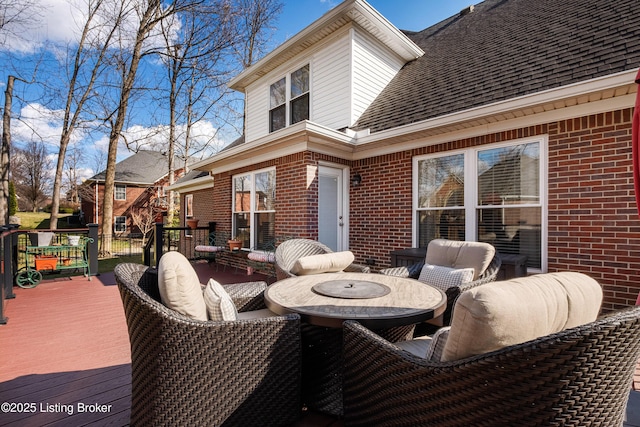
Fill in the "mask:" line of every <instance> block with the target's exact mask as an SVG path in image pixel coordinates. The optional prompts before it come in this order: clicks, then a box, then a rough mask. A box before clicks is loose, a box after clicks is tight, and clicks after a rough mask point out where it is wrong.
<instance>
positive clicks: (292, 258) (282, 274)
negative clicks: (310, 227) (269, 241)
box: [276, 239, 370, 280]
mask: <svg viewBox="0 0 640 427" xmlns="http://www.w3.org/2000/svg"><path fill="white" fill-rule="evenodd" d="M330 252H333V251H332V250H331V249H330V248H329V247H328V246H326V245H323V244H322V243H320V242H317V241H315V240H308V239H290V240H285V241H284V242H282V243H280V244H279V245H278V247H277V248H276V277H277V279H278V280H282V279H287V278H289V277H295V274H293V273H292V272H291V269H292V268H293V265H294V264H295V263H296V261H297V260H298V259H300V258H302V257H305V256H309V255H320V254H326V253H330ZM344 271H349V272H355V273H369V272H370V268H369V267H368V266H366V265H359V264H355V263H354V264H351V265H350V266H348V267H347V268H345V270H344Z"/></svg>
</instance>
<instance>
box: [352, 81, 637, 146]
mask: <svg viewBox="0 0 640 427" xmlns="http://www.w3.org/2000/svg"><path fill="white" fill-rule="evenodd" d="M637 72H638V70H630V71H623V72H620V73H617V74H612V75H609V76H605V77H598V78H595V79H592V80H587V81H585V82H579V83H574V84H570V85H567V86H562V87H560V88H555V89H548V90H545V91H542V92H536V93H533V94H529V95H524V96H521V97H519V98H513V99H508V100H505V101H499V102H496V103H493V104H488V105H483V106H480V107H476V108H471V109H469V110H463V111H459V112H455V113H451V114H445V115H443V116H438V117H434V118H432V119H427V120H423V121H421V122H417V123H411V124H408V125H403V126H398V127H395V128H392V129H387V130H383V131H380V132H375V133H373V134H370V135H368V136H362V137H360V138H358V139H357V141H356V142H355V144H356V145H365V144H368V143H372V142H376V141H380V140H385V139H394V138H398V137H400V136H405V135H407V134H411V133H414V132H420V131H423V130H427V129H432V128H437V127H441V126H448V125H452V124H456V123H461V122H466V121H471V120H476V119H479V118H482V117H488V116H494V115H498V114H502V113H506V112H509V111H514V110H521V109H524V108H531V107H533V106H536V105H544V104H548V103H553V102H556V101H558V100H561V99H567V98H573V97H577V96H584V95H586V94H589V93H593V92H600V91H603V90H607V89H613V88H616V87H620V86H624V85H627V84H630V83H633V82H634V81H635V76H636V74H637Z"/></svg>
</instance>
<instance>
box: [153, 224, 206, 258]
mask: <svg viewBox="0 0 640 427" xmlns="http://www.w3.org/2000/svg"><path fill="white" fill-rule="evenodd" d="M215 231H216V223H215V222H210V223H209V224H208V225H206V226H201V227H196V228H190V227H165V225H164V224H163V223H161V222H159V223H156V227H155V230H154V233H153V235H152V236H151V237H150V238H149V240H148V241H147V243H146V245H145V247H144V251H143V252H144V253H143V263H144V264H145V265H148V266H152V265H155V266H157V265H158V262H159V261H160V257H162V254H163V253H165V252H170V251H178V252H180V253H182V254H183V255H184V256H185V257H187V258H188V259H190V260H196V259H198V258H200V257H201V256H202V254H200V253H198V252H197V251H196V250H195V248H196V246H198V245H209V244H210V241H209V240H210V236H211V234H212V233H214V232H215Z"/></svg>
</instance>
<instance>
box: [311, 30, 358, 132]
mask: <svg viewBox="0 0 640 427" xmlns="http://www.w3.org/2000/svg"><path fill="white" fill-rule="evenodd" d="M313 71H314V73H313V79H314V80H313V83H314V86H313V88H314V91H313V104H312V105H313V107H312V115H311V117H312V118H313V121H314V122H316V123H319V124H321V125H323V126H327V127H329V128H332V129H341V128H345V127H348V126H350V125H351V124H352V123H351V120H350V109H351V96H352V93H351V41H350V37H349V33H347V34H345V35H344V36H343V37H341V38H340V39H338V40H336V41H335V42H334V43H332V44H331V45H330V46H329V47H328V48H327V49H323V50H321V51H319V52H318V53H317V54H316V55H314V68H313Z"/></svg>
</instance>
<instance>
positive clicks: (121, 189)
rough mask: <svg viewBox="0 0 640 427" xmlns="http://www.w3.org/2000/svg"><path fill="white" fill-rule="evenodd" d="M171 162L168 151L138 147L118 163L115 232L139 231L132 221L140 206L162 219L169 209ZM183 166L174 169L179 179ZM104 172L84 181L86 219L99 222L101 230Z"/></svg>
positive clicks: (83, 206)
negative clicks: (140, 148) (166, 190)
mask: <svg viewBox="0 0 640 427" xmlns="http://www.w3.org/2000/svg"><path fill="white" fill-rule="evenodd" d="M168 170H169V163H168V158H167V156H166V154H165V153H161V152H158V151H149V150H143V151H138V152H137V153H135V154H133V155H132V156H130V157H127V158H126V159H124V160H123V161H121V162H119V163H117V164H116V176H115V188H114V194H113V198H114V201H113V231H114V233H117V234H121V233H139V232H140V230H139V229H138V227H136V226H135V224H134V223H133V221H132V217H131V213H132V211H135V210H137V209H142V210H144V211H145V212H153V214H154V215H155V216H156V220H160V221H161V218H162V215H164V214H166V211H167V206H168V204H167V193H165V189H166V187H167V186H168V185H169V173H168ZM182 171H183V170H182V168H180V169H177V170H176V171H175V177H176V179H178V177H180V176H181V175H182ZM104 179H105V172H104V171H103V172H100V173H99V174H97V175H94V176H93V177H91V178H89V179H87V180H86V181H85V182H84V183H83V187H84V189H83V190H82V212H83V215H84V219H85V221H86V222H93V223H96V224H98V225H99V228H100V230H102V212H103V201H104Z"/></svg>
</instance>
